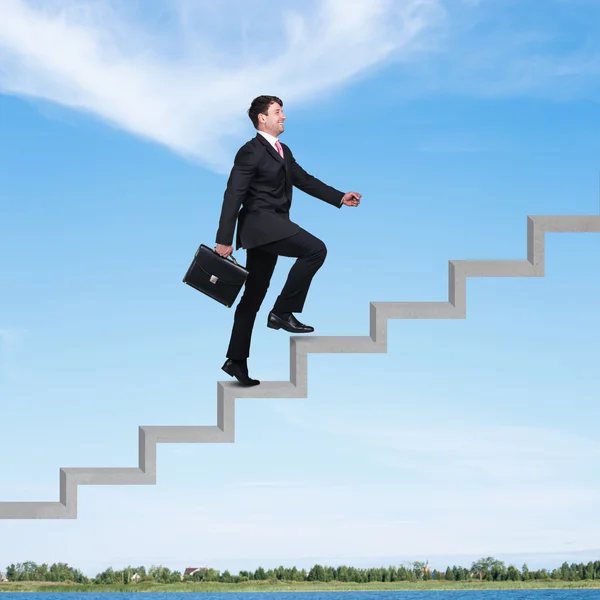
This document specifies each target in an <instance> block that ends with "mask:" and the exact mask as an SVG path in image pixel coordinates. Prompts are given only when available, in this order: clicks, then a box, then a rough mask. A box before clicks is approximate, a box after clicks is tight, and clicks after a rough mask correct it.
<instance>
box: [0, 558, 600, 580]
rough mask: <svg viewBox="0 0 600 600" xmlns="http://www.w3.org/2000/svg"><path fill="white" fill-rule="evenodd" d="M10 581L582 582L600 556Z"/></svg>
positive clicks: (9, 571)
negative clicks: (555, 562) (536, 564)
mask: <svg viewBox="0 0 600 600" xmlns="http://www.w3.org/2000/svg"><path fill="white" fill-rule="evenodd" d="M6 577H7V579H8V580H9V581H15V582H16V581H23V582H25V581H37V582H44V581H48V582H63V583H78V584H98V585H106V584H108V585H110V584H131V585H135V584H136V583H141V582H145V583H179V582H212V583H228V584H231V583H243V582H247V581H277V580H279V581H287V582H304V581H315V582H329V581H337V582H345V583H371V582H394V581H426V580H440V581H469V580H471V581H473V580H476V581H484V580H485V581H529V580H537V581H548V580H555V581H582V580H594V579H598V580H600V560H597V561H590V562H588V563H587V564H584V563H579V564H576V563H571V564H570V565H569V564H567V563H566V562H564V563H563V564H562V565H561V566H560V567H558V568H555V569H552V570H547V569H539V570H530V569H528V567H527V565H526V564H524V565H523V566H522V567H521V569H518V568H517V567H515V566H514V565H512V564H511V565H509V566H508V567H507V566H506V565H505V564H504V562H502V561H500V560H496V559H495V558H493V557H487V558H481V559H479V560H478V561H475V562H473V563H472V564H471V567H470V568H465V567H460V566H452V567H450V566H448V567H446V569H445V570H439V571H438V570H437V569H430V567H429V566H428V565H427V564H425V563H423V562H413V563H405V564H403V565H401V566H390V567H387V568H385V567H380V568H355V567H348V566H339V567H329V566H323V565H318V564H317V565H314V566H313V567H312V568H310V569H309V570H306V569H298V568H296V567H283V566H280V567H278V568H276V569H268V570H265V569H263V568H262V567H258V569H256V570H255V571H240V572H239V573H238V574H237V575H232V574H231V573H230V572H229V571H227V570H226V571H224V572H223V573H220V572H219V571H217V570H216V569H204V570H198V571H196V572H194V573H192V574H191V575H185V576H183V575H182V573H181V572H180V571H171V570H170V569H169V568H167V567H163V566H160V565H159V566H152V567H150V568H149V569H146V568H145V567H143V566H140V567H131V566H129V567H126V568H125V569H121V570H115V569H113V568H112V567H109V568H108V569H106V570H105V571H102V572H101V573H98V574H97V575H96V576H95V577H86V576H85V575H83V574H82V573H81V571H79V570H78V569H75V568H73V567H70V566H69V565H68V564H66V563H54V564H52V565H51V566H48V565H47V564H41V565H38V564H36V563H35V562H31V561H28V562H24V563H17V564H16V565H15V564H11V565H10V566H9V567H7V568H6Z"/></svg>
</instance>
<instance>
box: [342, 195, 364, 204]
mask: <svg viewBox="0 0 600 600" xmlns="http://www.w3.org/2000/svg"><path fill="white" fill-rule="evenodd" d="M361 198H362V194H358V193H356V192H348V193H347V194H344V197H343V198H342V203H343V204H345V205H346V206H358V205H359V204H360V199H361Z"/></svg>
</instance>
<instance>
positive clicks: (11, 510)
mask: <svg viewBox="0 0 600 600" xmlns="http://www.w3.org/2000/svg"><path fill="white" fill-rule="evenodd" d="M547 232H582V233H583V232H600V215H589V216H588V215H581V216H570V215H567V216H534V217H531V216H530V217H528V218H527V260H453V261H449V264H448V269H449V274H448V300H447V301H446V302H371V303H370V332H369V335H364V336H329V337H327V336H325V337H324V336H314V337H313V336H291V338H290V380H289V381H264V382H261V384H260V385H257V386H254V387H250V388H244V387H242V386H240V385H239V384H238V383H237V382H236V381H234V382H229V381H226V382H223V381H219V382H217V424H216V425H181V426H164V427H161V426H152V427H143V426H141V427H140V428H139V465H138V466H137V467H124V468H121V467H101V468H69V467H63V468H61V469H60V499H59V500H58V501H57V502H0V518H3V519H75V518H77V487H78V486H80V485H155V484H156V446H157V444H177V443H183V444H198V443H202V444H218V443H232V442H234V441H235V399H236V398H306V396H307V385H308V384H307V356H308V353H309V352H312V353H367V352H376V353H384V352H386V351H387V320H388V319H464V318H466V308H467V307H466V299H467V298H466V296H467V294H466V291H467V290H466V288H467V277H543V276H544V239H545V238H544V235H545V233H547ZM597 275H598V276H600V274H597Z"/></svg>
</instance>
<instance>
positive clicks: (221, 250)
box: [215, 244, 233, 258]
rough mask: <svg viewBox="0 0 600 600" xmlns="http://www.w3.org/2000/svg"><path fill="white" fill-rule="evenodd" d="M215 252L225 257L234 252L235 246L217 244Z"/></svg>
mask: <svg viewBox="0 0 600 600" xmlns="http://www.w3.org/2000/svg"><path fill="white" fill-rule="evenodd" d="M215 252H216V253H217V254H219V255H220V256H222V257H223V258H227V257H228V256H229V255H230V254H231V253H232V252H233V246H225V245H224V244H217V245H216V246H215Z"/></svg>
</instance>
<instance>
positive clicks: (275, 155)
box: [256, 133, 288, 176]
mask: <svg viewBox="0 0 600 600" xmlns="http://www.w3.org/2000/svg"><path fill="white" fill-rule="evenodd" d="M256 137H257V138H258V139H259V140H260V142H261V143H262V144H263V145H264V146H265V147H266V149H267V152H268V153H269V154H270V155H271V156H272V157H273V158H274V159H275V160H277V161H278V162H280V163H281V164H282V165H283V168H284V169H285V171H286V176H287V155H288V153H287V152H286V151H285V148H284V149H283V156H284V157H285V159H284V158H281V156H279V152H277V150H275V148H273V146H271V144H269V142H267V140H266V139H265V138H264V137H263V136H262V135H260V133H257V134H256Z"/></svg>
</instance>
